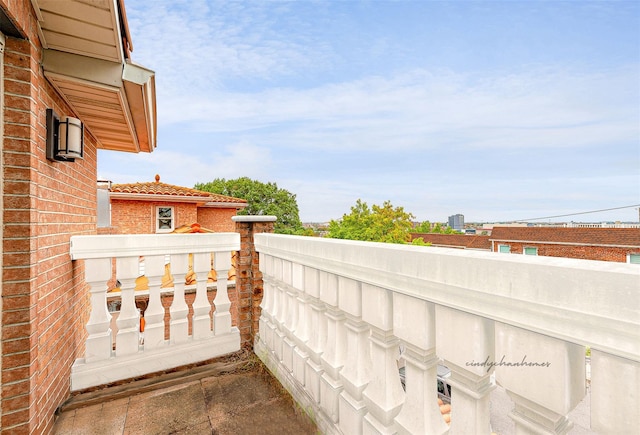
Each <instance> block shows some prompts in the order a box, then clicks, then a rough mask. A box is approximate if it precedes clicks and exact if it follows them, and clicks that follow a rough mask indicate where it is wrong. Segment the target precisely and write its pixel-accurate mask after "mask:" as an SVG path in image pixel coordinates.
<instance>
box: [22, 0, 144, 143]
mask: <svg viewBox="0 0 640 435" xmlns="http://www.w3.org/2000/svg"><path fill="white" fill-rule="evenodd" d="M32 3H33V5H34V7H35V9H36V11H37V14H38V18H39V23H38V24H39V27H40V28H39V33H40V36H41V39H42V43H43V47H44V55H43V61H42V66H43V69H44V75H45V77H46V78H47V79H48V80H49V82H51V84H52V85H53V86H54V88H55V89H56V90H57V91H58V92H59V93H60V95H61V96H62V97H63V99H64V100H65V101H66V102H67V103H68V104H69V106H71V108H72V110H73V111H74V114H75V115H76V116H77V117H78V118H80V119H81V120H82V122H83V123H84V124H85V127H86V128H87V130H89V132H90V133H91V134H92V135H93V136H94V137H95V138H96V139H97V141H98V148H100V149H106V150H113V151H126V152H152V151H153V150H154V149H155V147H156V90H155V73H154V72H153V71H151V70H149V69H147V68H144V67H142V66H140V65H136V64H135V63H133V62H131V60H130V59H129V58H128V57H129V56H128V54H129V51H130V49H131V43H130V36H129V34H128V27H127V24H126V17H125V15H124V5H123V4H122V2H121V0H68V1H58V0H32Z"/></svg>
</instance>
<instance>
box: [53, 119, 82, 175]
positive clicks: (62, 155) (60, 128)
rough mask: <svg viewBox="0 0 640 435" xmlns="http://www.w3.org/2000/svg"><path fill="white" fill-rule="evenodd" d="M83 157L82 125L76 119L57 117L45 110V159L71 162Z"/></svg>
mask: <svg viewBox="0 0 640 435" xmlns="http://www.w3.org/2000/svg"><path fill="white" fill-rule="evenodd" d="M83 157H84V125H83V124H82V122H80V120H79V119H78V118H71V117H70V116H62V117H58V115H56V113H55V112H54V111H53V109H47V159H49V160H52V161H60V162H73V161H74V160H75V159H82V158H83Z"/></svg>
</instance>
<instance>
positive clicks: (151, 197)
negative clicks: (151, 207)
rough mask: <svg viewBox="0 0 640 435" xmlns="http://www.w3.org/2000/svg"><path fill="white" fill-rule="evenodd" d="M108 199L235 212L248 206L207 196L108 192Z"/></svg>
mask: <svg viewBox="0 0 640 435" xmlns="http://www.w3.org/2000/svg"><path fill="white" fill-rule="evenodd" d="M109 198H111V199H115V200H123V201H148V202H181V203H195V204H196V205H197V206H198V207H206V208H235V209H236V210H241V209H243V208H245V207H246V206H247V205H248V204H246V203H240V202H222V201H211V198H210V197H208V196H179V195H159V194H155V193H130V192H111V191H110V192H109Z"/></svg>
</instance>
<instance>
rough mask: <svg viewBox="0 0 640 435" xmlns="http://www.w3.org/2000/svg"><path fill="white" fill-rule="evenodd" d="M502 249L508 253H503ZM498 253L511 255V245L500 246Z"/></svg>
mask: <svg viewBox="0 0 640 435" xmlns="http://www.w3.org/2000/svg"><path fill="white" fill-rule="evenodd" d="M502 248H507V249H508V250H507V251H503V250H502ZM498 252H499V253H500V254H511V245H504V244H498Z"/></svg>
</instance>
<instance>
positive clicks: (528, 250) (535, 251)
mask: <svg viewBox="0 0 640 435" xmlns="http://www.w3.org/2000/svg"><path fill="white" fill-rule="evenodd" d="M522 253H523V254H524V255H538V248H527V247H526V246H525V248H524V250H523V251H522Z"/></svg>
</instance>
